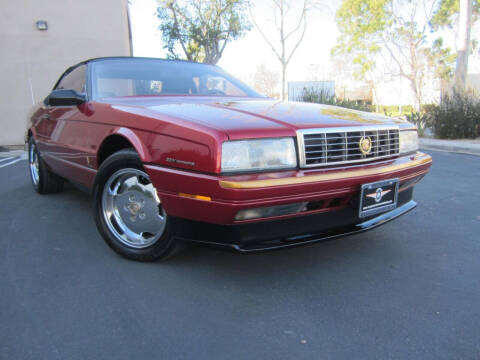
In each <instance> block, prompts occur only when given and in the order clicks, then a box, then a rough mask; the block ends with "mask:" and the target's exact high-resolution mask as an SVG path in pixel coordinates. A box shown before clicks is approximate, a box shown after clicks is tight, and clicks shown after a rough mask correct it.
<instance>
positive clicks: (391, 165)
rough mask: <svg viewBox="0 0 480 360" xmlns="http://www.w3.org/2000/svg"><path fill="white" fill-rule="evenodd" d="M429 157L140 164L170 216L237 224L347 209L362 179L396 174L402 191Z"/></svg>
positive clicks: (416, 177) (423, 170) (409, 186)
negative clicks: (264, 212)
mask: <svg viewBox="0 0 480 360" xmlns="http://www.w3.org/2000/svg"><path fill="white" fill-rule="evenodd" d="M431 162H432V160H431V157H430V156H429V155H427V154H424V153H421V152H417V153H416V154H414V155H408V156H402V157H398V158H396V159H390V160H386V161H381V162H375V163H370V164H365V165H356V166H348V167H347V166H345V167H337V168H324V169H309V170H296V171H283V172H275V173H265V174H250V175H237V176H221V175H208V174H201V173H195V172H192V171H185V170H179V169H172V168H166V167H160V166H157V165H152V164H145V165H144V166H145V169H146V171H147V173H148V174H149V176H150V179H151V181H152V183H153V184H154V186H155V188H156V189H157V192H158V195H159V197H160V198H161V200H162V204H163V206H164V207H165V210H166V211H167V213H168V214H169V216H171V217H173V218H181V219H188V220H192V221H197V222H206V223H211V224H219V225H240V224H245V223H255V222H258V223H265V222H268V221H273V220H287V219H290V218H295V217H307V216H309V215H315V214H325V213H334V212H337V211H340V210H346V209H349V208H352V206H354V205H352V204H354V203H355V201H356V198H358V194H359V190H360V187H361V185H362V184H365V183H371V182H376V181H380V180H385V179H390V178H399V179H400V189H399V191H400V194H399V196H401V195H402V193H404V192H405V191H407V190H409V189H412V187H413V186H414V185H415V183H416V182H418V181H419V180H420V179H421V178H422V177H423V176H424V175H425V174H426V173H427V172H428V170H429V168H430V166H431ZM301 202H306V203H308V206H307V208H306V209H305V211H302V212H300V213H297V214H287V215H281V216H275V217H269V218H260V219H252V220H237V219H236V215H237V214H238V212H239V211H241V210H245V209H255V208H264V207H272V206H280V205H286V204H294V203H301ZM399 206H400V204H399ZM354 210H355V211H357V210H358V209H356V208H355V209H354ZM337 216H339V215H337ZM357 222H358V221H357Z"/></svg>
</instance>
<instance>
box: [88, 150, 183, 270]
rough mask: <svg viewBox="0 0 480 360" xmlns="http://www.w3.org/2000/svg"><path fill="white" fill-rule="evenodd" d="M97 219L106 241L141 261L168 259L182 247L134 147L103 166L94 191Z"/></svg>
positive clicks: (108, 160) (115, 156) (114, 155)
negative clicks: (174, 234)
mask: <svg viewBox="0 0 480 360" xmlns="http://www.w3.org/2000/svg"><path fill="white" fill-rule="evenodd" d="M93 206H94V211H95V222H96V224H97V228H98V231H99V232H100V234H101V235H102V237H103V239H104V240H105V242H106V243H107V244H108V245H109V246H110V247H111V248H112V249H113V250H115V251H116V252H117V253H119V254H120V255H122V256H124V257H126V258H129V259H132V260H137V261H154V260H159V259H167V258H169V257H171V256H172V255H173V254H175V253H176V252H177V250H178V249H179V248H180V247H179V245H180V244H178V242H177V241H176V240H175V239H174V237H173V232H172V229H171V223H170V221H169V218H168V216H167V214H166V212H165V210H164V209H163V207H162V204H161V200H160V199H159V198H158V196H157V193H156V190H155V188H154V187H153V185H152V183H151V182H150V179H149V177H148V175H147V173H146V172H145V170H144V168H143V166H142V162H141V161H140V158H139V156H138V154H137V153H136V152H135V151H134V150H133V149H125V150H120V151H118V152H116V153H114V154H113V155H111V156H110V157H108V158H107V159H106V160H105V161H104V162H103V163H102V165H101V166H100V168H99V170H98V173H97V177H96V179H95V185H94V192H93Z"/></svg>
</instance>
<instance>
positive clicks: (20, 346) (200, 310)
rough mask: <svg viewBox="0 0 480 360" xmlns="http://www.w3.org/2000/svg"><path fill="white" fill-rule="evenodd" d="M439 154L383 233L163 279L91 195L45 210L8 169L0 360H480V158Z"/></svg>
mask: <svg viewBox="0 0 480 360" xmlns="http://www.w3.org/2000/svg"><path fill="white" fill-rule="evenodd" d="M429 153H430V154H432V156H433V160H434V164H433V167H432V170H431V172H430V174H429V175H427V177H426V178H425V179H424V180H423V181H422V182H421V183H420V184H419V185H418V186H417V188H416V190H415V198H416V200H417V202H418V207H417V209H416V210H414V211H412V212H411V213H409V214H407V215H405V216H403V217H401V218H399V219H397V220H396V221H394V222H392V223H389V224H387V225H384V226H382V227H380V228H377V229H375V230H372V231H370V232H367V233H363V234H360V235H355V236H351V237H348V238H342V239H339V240H335V241H330V242H324V243H319V244H317V245H314V246H308V247H302V248H296V249H291V250H283V251H277V252H270V253H264V254H258V255H249V256H242V255H238V254H234V253H228V252H223V251H220V250H216V249H211V248H202V247H191V248H189V249H187V250H186V251H185V252H183V253H181V254H179V255H177V256H176V257H174V258H172V259H171V260H169V261H167V262H164V263H162V262H158V263H137V262H133V261H129V260H125V259H123V258H121V257H119V256H118V255H117V254H115V253H114V252H113V251H111V250H110V249H109V248H108V247H107V246H106V245H105V244H104V242H103V240H102V239H101V237H100V235H99V234H98V233H97V230H96V228H95V224H94V221H93V217H92V211H91V208H90V207H91V204H90V199H89V197H88V196H87V195H86V194H84V193H82V192H80V191H78V190H76V189H75V188H73V187H71V186H67V188H66V189H65V191H64V192H62V193H59V194H55V195H46V196H40V195H37V194H36V193H34V191H33V189H32V187H31V185H30V180H29V178H28V176H27V163H26V161H24V160H19V161H16V162H14V163H11V164H9V165H5V164H6V163H7V162H11V161H12V160H11V159H10V160H6V161H5V160H0V184H1V188H0V200H1V205H0V289H1V290H0V291H1V295H0V358H1V359H107V358H108V359H153V358H156V359H229V360H233V359H374V358H378V359H478V358H480V190H479V185H480V157H475V156H470V155H461V154H452V153H442V152H433V151H431V152H429ZM14 160H16V158H15V159H14ZM2 164H3V165H5V166H2Z"/></svg>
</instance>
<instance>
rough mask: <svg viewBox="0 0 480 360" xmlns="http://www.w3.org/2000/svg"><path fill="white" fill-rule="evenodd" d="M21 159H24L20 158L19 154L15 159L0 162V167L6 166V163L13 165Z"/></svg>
mask: <svg viewBox="0 0 480 360" xmlns="http://www.w3.org/2000/svg"><path fill="white" fill-rule="evenodd" d="M22 160H24V159H22V158H21V157H20V156H19V157H17V158H15V160H12V161H10V162H7V163H1V164H0V168H3V167H7V166H8V165H13V164H15V163H17V162H19V161H22Z"/></svg>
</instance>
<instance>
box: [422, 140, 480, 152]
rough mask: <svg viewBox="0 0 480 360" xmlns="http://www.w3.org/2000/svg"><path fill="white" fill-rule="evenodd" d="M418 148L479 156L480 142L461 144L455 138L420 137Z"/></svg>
mask: <svg viewBox="0 0 480 360" xmlns="http://www.w3.org/2000/svg"><path fill="white" fill-rule="evenodd" d="M420 148H422V149H424V150H435V151H443V152H451V153H457V154H467V155H475V156H480V144H473V143H465V144H463V143H459V142H458V141H455V140H453V141H449V140H436V139H420Z"/></svg>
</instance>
